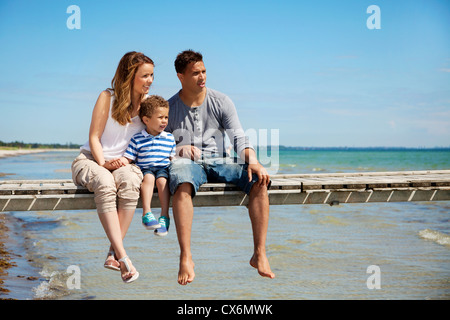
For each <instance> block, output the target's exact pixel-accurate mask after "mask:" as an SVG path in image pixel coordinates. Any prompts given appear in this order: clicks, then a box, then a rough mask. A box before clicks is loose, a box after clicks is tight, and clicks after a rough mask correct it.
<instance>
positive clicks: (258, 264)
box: [250, 253, 275, 279]
mask: <svg viewBox="0 0 450 320" xmlns="http://www.w3.org/2000/svg"><path fill="white" fill-rule="evenodd" d="M250 265H251V266H252V267H253V268H255V269H257V270H258V273H259V274H260V275H261V276H263V277H267V278H270V279H273V278H275V274H274V273H273V272H272V270H271V269H270V265H269V260H268V259H267V256H266V255H265V254H259V255H257V254H256V253H254V254H253V256H252V258H251V259H250Z"/></svg>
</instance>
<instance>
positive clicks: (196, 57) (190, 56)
mask: <svg viewBox="0 0 450 320" xmlns="http://www.w3.org/2000/svg"><path fill="white" fill-rule="evenodd" d="M199 61H203V56H202V54H201V53H200V52H195V51H193V50H185V51H183V52H181V53H179V54H178V55H177V58H176V59H175V70H176V72H177V73H184V71H185V70H186V67H187V66H188V64H189V63H191V62H199Z"/></svg>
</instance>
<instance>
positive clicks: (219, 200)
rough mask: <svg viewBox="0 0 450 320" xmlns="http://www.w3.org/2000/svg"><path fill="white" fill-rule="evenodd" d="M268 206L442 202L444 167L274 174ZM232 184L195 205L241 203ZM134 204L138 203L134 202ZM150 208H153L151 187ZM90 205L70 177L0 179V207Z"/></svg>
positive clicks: (448, 193) (202, 193)
mask: <svg viewBox="0 0 450 320" xmlns="http://www.w3.org/2000/svg"><path fill="white" fill-rule="evenodd" d="M271 180H272V184H271V187H270V189H269V199H270V204H271V205H292V204H297V205H298V204H328V205H338V204H343V203H372V202H409V201H448V200H450V170H432V171H399V172H361V173H332V174H325V173H323V174H289V175H274V176H272V177H271ZM247 203H248V196H247V195H245V194H244V193H243V192H241V191H240V190H238V189H237V188H236V186H234V185H231V184H224V183H207V184H204V185H202V186H201V187H200V189H199V191H198V193H197V196H196V197H195V198H194V205H195V206H205V207H208V206H211V207H213V206H243V205H244V206H245V205H247ZM138 207H140V203H139V204H138ZM152 207H154V208H156V207H159V200H158V196H157V194H156V192H155V194H154V196H153V200H152ZM91 209H95V203H94V195H93V193H91V192H89V191H88V190H87V189H86V188H83V187H78V186H75V185H74V184H73V182H72V181H71V180H0V211H48V210H91Z"/></svg>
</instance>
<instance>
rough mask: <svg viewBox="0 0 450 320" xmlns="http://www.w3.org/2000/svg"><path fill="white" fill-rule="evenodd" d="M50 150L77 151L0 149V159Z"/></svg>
mask: <svg viewBox="0 0 450 320" xmlns="http://www.w3.org/2000/svg"><path fill="white" fill-rule="evenodd" d="M51 151H58V152H61V151H67V152H73V151H78V149H11V150H10V149H0V159H1V158H6V157H16V156H21V155H25V154H33V153H43V152H51Z"/></svg>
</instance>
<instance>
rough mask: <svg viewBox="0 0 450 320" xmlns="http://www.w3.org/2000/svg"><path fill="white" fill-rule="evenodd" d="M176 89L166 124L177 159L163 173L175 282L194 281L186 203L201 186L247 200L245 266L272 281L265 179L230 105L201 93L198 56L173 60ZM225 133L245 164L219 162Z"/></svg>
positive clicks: (211, 93) (208, 92)
mask: <svg viewBox="0 0 450 320" xmlns="http://www.w3.org/2000/svg"><path fill="white" fill-rule="evenodd" d="M175 70H176V72H177V76H178V79H179V80H180V82H181V87H182V88H181V90H180V91H179V92H178V93H177V94H175V95H174V96H173V97H172V98H170V99H169V104H170V110H169V124H168V126H167V128H166V130H167V131H169V132H172V134H173V135H174V137H175V140H176V142H177V155H178V156H179V157H181V158H176V159H175V160H174V161H173V162H172V164H171V167H170V169H169V174H170V182H169V186H170V191H171V193H172V194H173V199H172V208H173V215H174V218H175V224H176V228H177V236H178V242H179V245H180V269H179V272H178V283H180V284H182V285H186V284H187V283H190V282H192V281H193V280H194V277H195V273H194V262H193V260H192V254H191V247H190V245H191V243H190V241H191V228H192V220H193V214H194V208H193V203H192V198H193V197H194V196H195V193H196V192H197V190H198V188H199V186H200V185H202V184H203V183H206V182H208V181H209V182H228V183H234V184H236V185H238V186H239V187H240V188H241V189H242V190H243V191H244V192H246V193H247V194H248V195H249V204H248V209H249V216H250V220H251V223H252V230H253V242H254V252H253V256H252V257H251V259H250V265H251V266H252V267H254V268H256V269H257V270H258V272H259V274H260V275H261V276H264V277H268V278H274V277H275V275H274V273H273V272H272V271H271V269H270V265H269V261H268V259H267V256H266V249H265V242H266V235H267V227H268V222H269V198H268V193H267V189H268V186H269V183H270V179H269V175H268V174H267V171H266V170H265V169H264V167H263V166H262V165H261V164H260V163H259V162H258V160H257V159H256V153H255V151H254V149H253V148H252V146H251V145H250V143H249V140H248V138H247V137H246V136H245V135H244V131H243V130H242V127H241V125H240V122H239V118H238V116H237V113H236V109H235V107H234V104H233V102H232V101H231V100H230V98H228V97H227V96H226V95H224V94H222V93H220V92H218V91H215V90H212V89H209V88H206V68H205V65H204V63H203V57H202V55H201V54H200V53H198V52H194V51H192V50H187V51H183V52H182V53H180V54H179V55H178V56H177V58H176V60H175ZM225 132H226V133H227V135H228V137H229V138H230V141H231V142H232V143H233V146H234V150H235V151H236V154H237V155H239V156H240V157H241V159H243V160H245V163H234V162H233V163H232V162H231V161H229V159H228V160H224V159H225V158H224V156H225V154H226V150H225V143H224V142H225V139H224V138H225ZM241 162H243V161H241Z"/></svg>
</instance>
